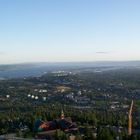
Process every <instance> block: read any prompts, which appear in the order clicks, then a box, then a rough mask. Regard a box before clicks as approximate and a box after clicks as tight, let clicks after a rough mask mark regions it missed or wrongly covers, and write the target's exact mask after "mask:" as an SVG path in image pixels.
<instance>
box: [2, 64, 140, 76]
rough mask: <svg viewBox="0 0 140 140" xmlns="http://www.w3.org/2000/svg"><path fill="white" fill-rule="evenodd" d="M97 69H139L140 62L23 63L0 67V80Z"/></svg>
mask: <svg viewBox="0 0 140 140" xmlns="http://www.w3.org/2000/svg"><path fill="white" fill-rule="evenodd" d="M97 67H113V68H126V67H131V68H135V67H140V61H124V62H114V61H100V62H61V63H60V62H59V63H27V64H26V63H25V64H13V65H0V78H18V77H28V76H40V75H42V74H43V73H45V72H50V71H56V70H66V69H67V70H68V69H83V68H97Z"/></svg>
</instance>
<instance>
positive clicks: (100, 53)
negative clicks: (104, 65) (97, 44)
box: [96, 52, 109, 54]
mask: <svg viewBox="0 0 140 140" xmlns="http://www.w3.org/2000/svg"><path fill="white" fill-rule="evenodd" d="M96 53H97V54H109V52H96Z"/></svg>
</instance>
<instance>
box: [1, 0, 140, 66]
mask: <svg viewBox="0 0 140 140" xmlns="http://www.w3.org/2000/svg"><path fill="white" fill-rule="evenodd" d="M139 5H140V1H139V0H0V63H1V64H5V63H22V62H66V61H107V60H111V61H113V60H114V61H124V60H140V8H139Z"/></svg>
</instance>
